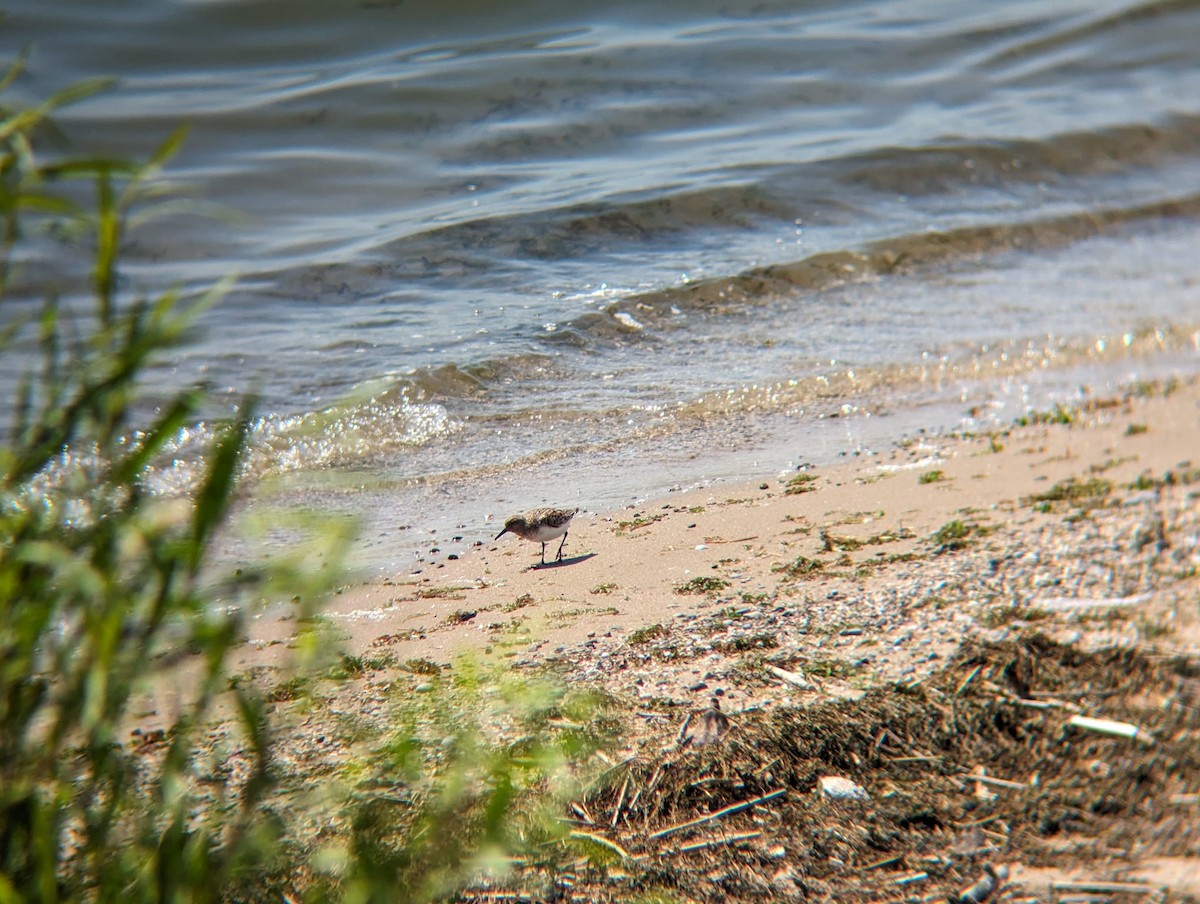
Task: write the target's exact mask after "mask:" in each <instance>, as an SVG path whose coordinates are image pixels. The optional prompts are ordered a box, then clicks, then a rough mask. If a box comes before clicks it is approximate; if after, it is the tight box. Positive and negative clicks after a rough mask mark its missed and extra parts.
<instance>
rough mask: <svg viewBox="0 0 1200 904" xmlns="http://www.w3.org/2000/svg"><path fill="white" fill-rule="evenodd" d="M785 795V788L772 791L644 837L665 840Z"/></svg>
mask: <svg viewBox="0 0 1200 904" xmlns="http://www.w3.org/2000/svg"><path fill="white" fill-rule="evenodd" d="M785 794H787V788H779V789H778V790H776V791H772V792H771V793H770V794H764V795H763V796H762V797H756V798H754V799H753V800H744V801H742V802H741V803H737V804H730V805H729V806H728V807H725V808H724V809H721V810H717V811H716V812H715V813H709V814H708V815H707V816H701V817H700V818H699V819H692V820H689V821H687V822H681V823H680V824H679V825H674V826H668V827H667V828H665V829H659V830H658V831H657V832H651V833H650V834H649V835H647V836H646V837H647V838H648V839H649V840H651V841H653V840H655V839H656V838H665V837H666V836H668V835H674V834H675V833H676V832H684V831H686V830H688V829H694V828H696V827H697V826H702V825H707V824H708V823H710V822H715V821H716V820H718V819H722V818H723V817H726V816H732V815H733V814H734V813H740V812H742V811H743V810H749V809H750V808H751V807H757V806H758V805H759V804H765V803H767V802H769V801H772V800H775V799H776V798H778V797H782V796H783V795H785Z"/></svg>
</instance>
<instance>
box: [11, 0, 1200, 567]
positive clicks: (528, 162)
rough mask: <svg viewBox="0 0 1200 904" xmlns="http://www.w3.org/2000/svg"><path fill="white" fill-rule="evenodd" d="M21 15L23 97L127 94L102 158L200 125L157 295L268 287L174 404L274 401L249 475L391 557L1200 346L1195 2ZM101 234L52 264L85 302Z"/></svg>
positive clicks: (234, 2)
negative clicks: (514, 519) (347, 521)
mask: <svg viewBox="0 0 1200 904" xmlns="http://www.w3.org/2000/svg"><path fill="white" fill-rule="evenodd" d="M5 12H6V17H5V19H4V20H3V22H2V23H0V29H2V30H0V51H3V52H4V53H5V54H6V55H8V56H9V57H12V56H15V54H16V53H17V51H18V50H19V49H20V48H22V47H24V46H27V45H33V46H34V53H33V55H32V58H31V60H30V63H29V67H28V73H27V75H25V76H24V77H23V78H22V79H21V80H20V81H19V82H18V84H17V86H16V89H15V90H16V94H17V96H18V97H20V98H24V99H26V100H33V99H40V98H43V97H45V96H47V95H48V94H49V93H50V92H52V91H54V90H57V89H59V88H61V87H64V86H66V85H68V84H71V83H73V82H76V81H78V80H81V79H84V78H89V77H93V76H98V75H112V76H116V77H117V79H118V81H117V84H116V86H115V87H114V88H113V89H112V90H110V91H108V92H105V93H103V94H101V95H99V96H97V97H95V98H93V99H91V100H88V101H87V102H85V103H82V104H79V105H76V106H74V107H71V108H70V109H69V110H67V111H64V112H63V114H62V115H61V116H60V117H59V119H58V122H59V125H60V127H61V130H62V132H63V134H64V136H65V137H66V140H67V141H69V143H70V147H72V148H74V149H77V150H80V151H88V152H104V153H109V152H111V153H120V154H129V155H141V156H145V155H146V154H148V153H149V152H150V151H151V150H152V149H153V148H154V147H155V146H156V145H157V144H158V143H159V142H161V141H162V140H163V139H164V138H165V137H166V136H167V134H169V133H170V131H171V130H172V129H173V128H174V127H175V126H177V125H178V124H179V123H180V122H181V121H184V120H188V121H190V123H191V131H190V135H189V138H188V140H187V143H186V145H185V146H184V148H183V150H182V152H181V153H180V154H179V156H178V157H177V158H176V159H175V161H174V162H173V164H172V166H171V168H170V170H169V175H170V177H171V179H172V180H173V181H174V182H176V183H177V185H178V187H179V188H180V190H181V191H182V192H183V193H184V195H185V196H186V197H188V198H190V199H191V200H192V202H193V203H192V205H191V207H190V209H189V210H188V211H187V212H184V213H180V214H177V215H174V216H171V217H169V218H166V219H160V220H157V221H155V222H153V223H152V224H151V225H148V226H146V227H144V228H140V229H134V230H133V231H132V233H131V235H130V243H129V247H128V255H127V259H126V261H125V265H124V270H123V275H124V283H123V285H125V286H126V288H127V290H128V292H129V293H131V294H132V293H146V292H154V291H159V290H162V289H163V288H165V287H168V286H172V285H181V286H184V287H187V288H194V289H199V288H202V287H204V286H206V285H209V284H211V283H212V282H214V281H216V280H218V279H221V278H222V277H225V276H227V275H229V274H231V273H232V274H237V276H238V280H237V283H236V285H235V287H234V288H233V289H232V290H231V291H230V293H229V294H228V295H227V296H226V298H225V300H224V301H223V302H222V303H221V304H219V305H217V306H216V307H215V308H214V309H212V310H211V312H209V313H208V314H207V315H206V317H205V319H204V321H203V323H202V324H201V330H200V331H199V333H198V335H197V337H196V339H195V341H194V342H192V343H191V344H190V345H188V346H187V347H186V348H185V349H183V350H181V351H180V352H179V353H178V354H177V355H176V356H175V357H174V358H173V359H172V360H171V361H169V362H166V363H164V365H163V366H162V367H161V368H159V369H158V371H156V373H155V381H154V384H153V386H152V387H151V388H150V390H149V397H150V398H151V399H153V398H154V396H155V394H156V393H161V392H163V391H165V390H168V389H170V388H172V387H177V386H181V385H185V384H189V383H192V382H195V381H203V382H205V383H206V384H208V385H209V386H210V387H211V388H212V389H213V391H214V397H213V401H212V404H211V410H210V415H211V417H212V418H220V417H224V416H228V414H229V413H230V411H231V410H232V409H233V407H234V406H235V405H236V403H237V401H238V400H239V399H240V398H241V397H242V396H244V395H245V394H246V393H250V392H253V393H256V394H258V396H259V398H260V402H259V405H258V408H257V411H258V415H259V417H258V421H257V429H256V447H255V451H254V453H253V455H252V456H251V460H250V463H249V465H248V469H247V476H248V477H250V478H251V479H254V480H256V481H257V480H261V479H262V478H272V479H271V480H270V481H269V482H270V484H271V485H272V487H273V494H272V501H271V503H270V504H271V505H282V506H284V507H291V506H317V507H320V508H324V509H328V510H330V511H336V512H339V513H342V512H344V513H349V514H352V515H355V516H357V517H358V518H360V519H361V521H362V530H363V542H362V546H361V558H362V561H363V563H364V564H367V565H370V566H373V567H378V568H382V569H389V570H394V569H397V568H404V567H407V566H408V565H409V564H410V563H411V562H413V561H414V557H415V556H416V555H418V554H420V555H423V556H424V557H425V558H427V559H428V558H430V557H431V556H433V557H436V556H437V555H443V554H445V553H446V552H447V551H448V550H451V549H454V550H457V549H459V548H460V547H463V546H465V545H466V544H469V543H471V542H472V541H475V540H479V539H483V538H485V537H489V536H490V535H493V534H494V533H495V531H496V530H497V529H498V528H496V527H495V526H494V524H489V523H488V521H487V517H488V516H489V515H496V516H499V517H500V519H501V520H502V519H503V516H504V515H505V514H507V513H509V512H510V511H511V510H517V509H520V508H525V507H531V506H533V505H538V504H543V503H552V504H559V505H568V504H569V505H580V506H583V507H584V508H586V509H589V510H592V511H596V510H602V509H606V508H610V507H613V506H616V505H619V504H621V503H623V502H627V501H629V500H631V499H634V498H638V497H644V496H646V495H653V494H658V493H662V492H664V491H666V490H668V489H669V488H671V487H673V486H677V485H686V484H691V483H695V482H697V481H701V480H711V479H717V478H724V477H731V476H736V475H740V474H754V475H756V476H757V475H760V474H770V473H774V472H776V471H781V470H783V469H786V468H792V467H795V466H796V465H798V464H801V463H804V462H813V463H818V464H819V463H822V462H828V461H831V460H834V459H836V458H837V457H838V456H840V455H847V454H865V453H869V452H870V451H872V450H876V449H880V448H885V447H886V446H887V445H888V444H890V443H892V442H895V441H896V439H898V438H899V437H900V436H901V435H903V434H904V433H905V432H906V431H911V430H914V429H916V428H917V427H919V426H924V427H934V428H938V427H947V428H950V427H965V428H969V429H977V428H980V427H987V426H990V425H996V424H1004V423H1008V422H1011V420H1012V419H1013V418H1015V417H1017V416H1018V415H1020V414H1022V413H1023V412H1024V411H1026V410H1028V409H1029V408H1041V407H1047V406H1049V405H1052V404H1053V403H1054V402H1056V401H1070V400H1072V399H1076V398H1078V397H1079V395H1080V393H1081V391H1082V390H1081V386H1086V387H1089V388H1090V389H1091V390H1092V391H1102V390H1104V389H1106V388H1111V387H1113V386H1116V385H1119V384H1120V383H1122V382H1126V381H1129V380H1134V379H1149V378H1153V377H1162V376H1168V375H1172V374H1192V373H1195V372H1196V370H1197V369H1198V368H1200V353H1198V349H1197V335H1198V329H1200V3H1197V2H1184V0H1179V2H1094V0H1086V2H1084V0H1030V2H1019V0H1011V2H1003V3H978V2H971V0H894V2H836V3H835V2H773V0H766V2H758V3H745V4H738V3H729V2H727V0H726V2H720V3H714V2H702V0H701V2H698V0H687V2H682V0H664V2H637V3H607V4H588V3H574V4H563V3H550V2H538V0H515V2H510V3H503V4H499V3H479V2H463V0H452V2H437V3H434V2H426V0H356V2H337V0H160V2H148V0H106V2H104V3H100V4H97V3H94V2H92V0H56V2H53V3H47V2H44V0H14V2H10V3H8V4H6V10H5ZM65 258H66V256H65V255H63V254H61V253H60V252H56V251H55V249H49V250H45V249H43V250H41V251H39V250H37V249H35V250H33V251H30V252H28V257H27V261H26V266H27V273H28V274H30V275H29V283H30V284H31V285H34V286H36V287H38V289H39V291H40V288H41V287H42V286H44V285H45V284H46V283H47V281H48V282H50V283H52V284H53V285H54V287H55V288H56V290H57V291H59V292H61V293H62V294H63V295H64V297H65V298H67V299H68V300H70V299H71V298H73V297H82V296H81V293H80V290H79V285H80V274H79V273H78V272H70V271H69V270H68V269H67V268H66V267H65V265H64V263H63V261H64V260H65ZM36 294H37V293H33V292H31V293H30V297H29V299H28V300H27V302H26V304H33V303H34V300H35V297H34V296H35V295H36ZM8 307H9V311H10V312H12V311H17V310H21V308H22V302H21V300H20V299H19V298H18V299H16V300H13V301H11V302H10V303H9V305H8ZM8 316H10V315H9V314H5V315H4V318H5V319H7V318H8ZM28 363H29V358H28V357H27V356H23V355H22V354H21V353H20V350H17V351H14V352H11V353H9V354H7V355H6V356H5V360H4V361H3V362H0V390H3V396H2V397H3V398H4V399H8V398H11V388H12V386H13V385H14V383H15V378H16V375H17V374H18V373H19V372H20V371H21V369H22V368H23V367H25V366H27V365H28ZM207 436H208V429H207V427H206V425H205V424H199V425H196V427H195V429H193V430H190V431H188V433H187V434H185V435H182V436H181V437H180V440H179V444H178V450H177V460H176V461H175V462H173V463H172V464H171V465H170V466H167V467H163V468H161V469H159V470H158V471H156V472H155V473H154V474H153V475H151V478H150V479H151V483H152V485H153V486H155V487H156V488H157V489H159V490H160V491H162V492H186V491H187V487H188V485H189V483H190V481H191V479H192V478H193V477H194V474H193V470H192V468H193V462H194V454H195V450H196V449H197V448H199V446H200V444H202V443H203V441H204V440H205V439H206V437H207ZM275 478H282V479H278V480H277V479H275ZM262 485H264V486H265V484H262ZM262 504H263V505H266V504H267V503H266V502H263V503H262ZM449 536H457V537H461V538H462V539H461V540H452V541H448V540H447V539H446V538H448V537H449ZM434 545H437V546H438V548H439V550H440V552H439V553H437V554H433V553H430V552H429V548H430V547H432V546H434Z"/></svg>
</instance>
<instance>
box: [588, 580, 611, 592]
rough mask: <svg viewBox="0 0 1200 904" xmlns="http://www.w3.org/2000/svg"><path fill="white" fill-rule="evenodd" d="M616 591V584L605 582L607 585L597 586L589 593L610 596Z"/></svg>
mask: <svg viewBox="0 0 1200 904" xmlns="http://www.w3.org/2000/svg"><path fill="white" fill-rule="evenodd" d="M616 589H617V585H616V584H613V583H612V582H608V581H606V582H605V583H603V584H597V585H596V586H595V587H593V588H592V589H591V590H590V591H588V592H589V593H594V594H597V595H603V594H609V593H612V592H613V591H614V590H616Z"/></svg>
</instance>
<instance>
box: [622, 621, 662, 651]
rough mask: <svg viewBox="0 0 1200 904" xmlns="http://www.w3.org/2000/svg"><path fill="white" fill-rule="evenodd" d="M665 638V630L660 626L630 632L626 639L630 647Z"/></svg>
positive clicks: (650, 626)
mask: <svg viewBox="0 0 1200 904" xmlns="http://www.w3.org/2000/svg"><path fill="white" fill-rule="evenodd" d="M666 636H667V629H666V628H664V627H663V626H662V625H648V626H646V627H645V628H638V629H637V630H636V631H631V632H630V634H629V637H628V643H629V644H630V645H631V646H635V647H636V646H638V645H640V644H644V643H649V642H650V641H652V640H658V639H659V638H661V637H666Z"/></svg>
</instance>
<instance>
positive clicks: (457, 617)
mask: <svg viewBox="0 0 1200 904" xmlns="http://www.w3.org/2000/svg"><path fill="white" fill-rule="evenodd" d="M478 614H479V610H477V609H455V610H454V611H453V612H451V613H450V614H449V615H447V616H446V622H447V623H448V624H451V625H461V624H462V623H463V622H469V621H470V620H471V619H473V618H474V617H475V616H476V615H478Z"/></svg>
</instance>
